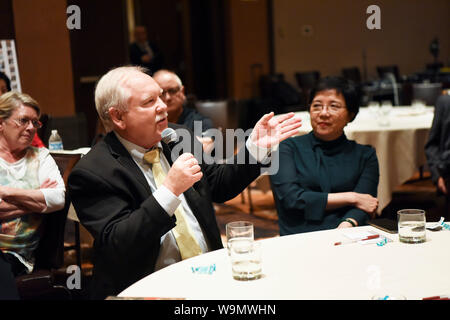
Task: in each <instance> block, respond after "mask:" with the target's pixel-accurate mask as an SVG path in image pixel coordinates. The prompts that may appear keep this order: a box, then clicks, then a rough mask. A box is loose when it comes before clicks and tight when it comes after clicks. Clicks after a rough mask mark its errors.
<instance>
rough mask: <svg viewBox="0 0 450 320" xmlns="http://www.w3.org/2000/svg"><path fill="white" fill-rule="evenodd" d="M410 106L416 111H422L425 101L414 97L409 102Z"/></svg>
mask: <svg viewBox="0 0 450 320" xmlns="http://www.w3.org/2000/svg"><path fill="white" fill-rule="evenodd" d="M411 107H412V109H413V110H414V111H416V112H423V111H424V110H425V102H424V101H423V100H420V99H414V100H413V101H412V102H411Z"/></svg>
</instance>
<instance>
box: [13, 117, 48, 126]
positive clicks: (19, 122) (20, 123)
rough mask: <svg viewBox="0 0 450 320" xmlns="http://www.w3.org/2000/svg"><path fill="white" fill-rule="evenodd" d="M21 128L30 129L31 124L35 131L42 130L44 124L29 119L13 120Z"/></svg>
mask: <svg viewBox="0 0 450 320" xmlns="http://www.w3.org/2000/svg"><path fill="white" fill-rule="evenodd" d="M12 121H14V122H15V123H16V124H17V125H18V126H19V127H28V124H29V123H30V122H31V125H32V126H33V127H34V128H35V129H39V128H42V122H40V121H39V120H36V119H28V118H20V119H12Z"/></svg>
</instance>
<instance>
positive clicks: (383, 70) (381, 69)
mask: <svg viewBox="0 0 450 320" xmlns="http://www.w3.org/2000/svg"><path fill="white" fill-rule="evenodd" d="M377 73H378V76H379V77H380V78H381V79H383V78H384V77H385V76H386V74H388V73H392V74H393V75H394V77H395V80H396V81H397V82H398V81H399V80H400V73H399V71H398V67H397V66H395V65H392V66H377Z"/></svg>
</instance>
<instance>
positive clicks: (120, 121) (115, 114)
mask: <svg viewBox="0 0 450 320" xmlns="http://www.w3.org/2000/svg"><path fill="white" fill-rule="evenodd" d="M108 113H109V117H110V118H111V122H112V123H113V125H114V127H117V128H118V129H120V130H125V128H126V127H127V126H126V124H125V121H124V114H125V113H124V112H122V111H121V110H118V109H116V108H114V107H111V108H109V109H108Z"/></svg>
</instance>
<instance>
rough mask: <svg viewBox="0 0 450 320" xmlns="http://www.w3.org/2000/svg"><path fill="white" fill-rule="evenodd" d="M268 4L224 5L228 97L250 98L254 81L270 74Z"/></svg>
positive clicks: (266, 2) (234, 1)
mask: <svg viewBox="0 0 450 320" xmlns="http://www.w3.org/2000/svg"><path fill="white" fill-rule="evenodd" d="M268 1H269V0H259V1H237V0H232V1H226V2H225V3H226V6H227V7H226V11H225V24H226V25H225V29H226V48H227V66H228V68H227V82H228V95H229V96H230V97H235V98H239V99H245V98H250V97H252V96H254V95H255V93H256V92H255V91H256V89H257V88H255V86H257V81H258V79H255V77H257V76H258V75H261V74H267V73H268V72H269V71H270V56H269V55H270V47H269V46H270V39H269V37H270V34H269V29H268V28H269V15H270V12H269V11H268ZM277 1H278V0H275V1H273V2H277ZM293 2H294V1H293ZM252 66H253V68H252Z"/></svg>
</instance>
